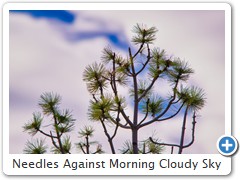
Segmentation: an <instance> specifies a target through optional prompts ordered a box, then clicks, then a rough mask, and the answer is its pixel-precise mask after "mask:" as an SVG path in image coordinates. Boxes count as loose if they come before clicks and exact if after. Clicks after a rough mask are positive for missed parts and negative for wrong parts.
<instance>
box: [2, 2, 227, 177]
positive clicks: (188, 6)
mask: <svg viewBox="0 0 240 180" xmlns="http://www.w3.org/2000/svg"><path fill="white" fill-rule="evenodd" d="M46 4H47V5H46ZM39 9H44V10H58V9H61V10H225V83H226V84H225V135H231V6H230V5H229V4H227V3H7V4H5V5H4V7H3V162H4V163H3V172H4V173H5V174H7V175H66V174H67V175H227V174H229V173H230V172H231V158H227V157H224V156H222V155H219V154H217V155H216V154H214V155H213V154H206V155H197V154H195V155H180V156H179V155H137V156H136V155H100V156H99V155H98V156H96V155H23V154H18V155H13V154H9V121H8V120H9V10H39ZM76 157H77V158H81V159H82V158H83V159H84V158H85V159H86V158H88V159H91V158H94V159H95V160H96V161H97V160H100V159H109V158H111V157H113V158H121V159H123V160H124V159H125V160H132V161H134V160H136V159H139V158H141V159H146V158H147V159H150V160H151V159H156V158H160V159H162V158H169V159H171V160H175V159H181V160H183V161H184V160H187V159H190V158H191V159H193V160H196V161H199V162H200V161H201V160H202V159H205V158H209V159H213V160H216V161H219V160H220V161H222V164H223V167H224V168H223V169H222V170H221V171H212V170H211V169H209V170H207V169H206V170H202V171H198V170H196V171H189V169H163V171H151V172H149V171H144V170H142V169H138V170H134V171H128V170H126V169H125V170H124V169H123V170H111V171H110V169H107V170H106V171H104V170H103V171H92V169H90V170H85V171H82V170H81V171H80V172H79V171H69V170H68V171H66V169H61V168H59V169H56V170H54V171H53V170H52V169H49V170H46V169H37V170H36V169H27V170H25V169H13V168H12V160H13V158H22V159H25V160H26V161H27V160H28V161H30V160H35V161H38V160H39V159H41V158H45V159H51V160H52V161H62V160H64V159H66V158H69V159H70V160H72V161H74V160H76ZM176 157H177V158H176ZM203 157H204V158H203ZM99 158H100V159H99Z"/></svg>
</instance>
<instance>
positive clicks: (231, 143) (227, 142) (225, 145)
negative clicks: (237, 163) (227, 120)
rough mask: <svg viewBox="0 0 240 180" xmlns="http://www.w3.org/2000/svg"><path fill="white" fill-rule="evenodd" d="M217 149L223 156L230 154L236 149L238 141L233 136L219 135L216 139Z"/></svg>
mask: <svg viewBox="0 0 240 180" xmlns="http://www.w3.org/2000/svg"><path fill="white" fill-rule="evenodd" d="M217 149H218V152H219V153H221V154H222V155H224V156H232V155H233V154H234V153H235V152H236V151H237V149H238V142H237V140H236V139H235V138H234V137H233V136H221V137H220V138H219V139H218V141H217Z"/></svg>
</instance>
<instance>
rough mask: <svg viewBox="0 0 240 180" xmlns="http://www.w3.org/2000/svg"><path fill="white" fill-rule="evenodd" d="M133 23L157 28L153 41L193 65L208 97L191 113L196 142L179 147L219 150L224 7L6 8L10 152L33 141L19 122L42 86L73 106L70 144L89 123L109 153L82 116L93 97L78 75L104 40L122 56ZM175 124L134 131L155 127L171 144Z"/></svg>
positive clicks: (122, 136)
mask: <svg viewBox="0 0 240 180" xmlns="http://www.w3.org/2000/svg"><path fill="white" fill-rule="evenodd" d="M136 23H140V24H145V25H146V26H148V27H150V26H155V27H156V28H157V29H158V33H157V40H156V42H155V44H154V46H156V47H159V48H161V49H165V50H166V51H167V53H168V55H170V56H175V57H180V58H181V59H183V60H186V61H188V62H189V64H190V65H191V67H192V68H193V69H194V71H195V73H194V74H193V75H192V77H191V79H190V81H189V85H195V86H199V87H201V88H203V89H204V90H205V93H206V98H207V100H206V105H205V107H204V108H203V109H202V110H201V111H200V112H199V117H198V119H197V125H196V140H195V143H194V145H192V146H191V147H190V148H188V149H186V150H184V153H217V149H216V145H215V144H216V141H217V139H218V138H219V137H220V136H221V135H223V134H224V127H225V126H224V123H225V118H224V117H225V109H224V105H225V103H224V97H225V96H224V94H225V92H224V88H225V82H224V77H225V74H224V68H225V66H224V65H225V63H224V62H225V58H224V57H225V49H224V46H225V42H224V38H225V36H224V34H225V32H224V27H225V24H224V11H200V10H198V11H180V10H178V11H166V10H165V11H87V10H85V11H55V12H49V11H48V12H46V11H21V12H16V11H12V12H10V39H9V41H10V87H9V88H10V124H9V125H10V147H9V148H10V153H22V152H23V149H24V144H25V143H26V141H27V140H31V137H30V136H29V135H28V134H27V133H24V132H23V129H22V126H23V125H24V123H26V122H28V121H29V120H30V119H31V117H32V113H33V112H36V111H39V110H40V109H39V107H38V106H37V103H38V100H39V97H40V95H41V94H42V93H43V92H56V93H58V94H60V95H61V96H62V99H63V101H62V104H61V107H62V108H68V109H70V110H72V112H73V116H74V118H76V119H77V121H76V125H75V131H74V132H73V133H72V134H71V139H72V142H74V143H75V142H78V141H79V139H78V134H77V131H78V130H79V128H81V127H83V126H84V125H89V124H91V125H93V126H94V127H95V129H96V133H95V140H98V141H99V142H101V143H102V144H103V148H104V150H105V151H106V152H110V151H109V147H108V144H107V141H106V138H105V136H104V133H103V131H102V128H101V126H100V124H97V123H93V122H90V121H89V120H88V119H87V110H88V105H89V99H90V98H91V96H90V95H89V93H88V92H87V88H86V85H85V83H84V82H83V81H82V73H83V70H84V68H85V67H86V66H87V65H89V64H91V63H93V62H95V61H98V62H99V61H100V59H101V55H102V54H101V53H102V50H103V48H104V47H106V46H112V47H113V49H115V50H116V51H117V52H119V53H121V54H123V55H127V48H128V47H129V46H132V45H131V37H132V35H133V33H132V31H131V30H132V28H133V26H134V25H136ZM181 122H182V121H181V119H176V120H171V121H165V122H162V123H158V124H156V125H155V126H151V127H147V128H145V129H142V130H140V137H141V139H144V138H147V137H149V136H150V135H151V134H152V133H153V132H155V134H156V135H157V136H158V137H159V138H160V139H161V140H162V141H163V142H166V143H177V142H179V134H180V130H181ZM190 123H191V122H190V121H189V126H188V127H187V131H186V132H187V134H188V137H187V138H186V141H187V140H188V139H190V133H191V131H190V129H191V126H190ZM36 137H40V136H36ZM127 139H130V131H126V130H121V131H119V134H118V136H117V137H116V139H115V143H116V147H117V148H116V149H120V148H121V146H122V143H123V142H124V141H125V140H127ZM73 152H75V153H77V151H73ZM165 153H169V149H166V151H165Z"/></svg>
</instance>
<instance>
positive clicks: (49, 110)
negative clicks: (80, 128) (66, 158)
mask: <svg viewBox="0 0 240 180" xmlns="http://www.w3.org/2000/svg"><path fill="white" fill-rule="evenodd" d="M60 103H61V96H60V95H58V94H54V93H52V92H51V93H49V92H47V93H43V94H42V95H41V96H40V100H39V103H38V104H39V107H40V108H41V110H42V114H43V115H45V116H46V117H44V116H43V115H42V114H41V113H40V112H38V113H33V119H32V120H31V121H30V122H28V123H26V124H25V125H24V126H23V129H24V131H27V132H28V133H29V134H30V135H32V136H34V135H35V134H37V133H40V134H42V135H44V136H45V137H48V138H49V140H50V141H51V142H52V144H53V148H52V152H54V153H61V154H65V153H70V149H71V142H70V137H69V136H63V135H65V134H66V133H69V132H71V131H72V130H73V128H74V122H75V119H73V117H72V114H71V112H70V111H69V110H68V109H66V110H60ZM49 118H50V119H49ZM46 119H48V121H50V125H51V126H52V130H50V131H46V130H44V127H43V126H42V123H43V121H46ZM47 123H48V124H49V122H47ZM42 143H43V142H42V141H36V142H35V143H30V142H28V143H27V145H26V148H25V150H24V152H32V151H33V149H35V150H36V151H37V150H39V152H41V153H45V152H46V148H45V146H43V145H42ZM38 147H39V148H38ZM43 147H44V148H43ZM42 149H44V151H43V150H42ZM28 150H29V151H28ZM40 150H41V151H40Z"/></svg>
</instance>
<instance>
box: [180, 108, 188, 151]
mask: <svg viewBox="0 0 240 180" xmlns="http://www.w3.org/2000/svg"><path fill="white" fill-rule="evenodd" d="M187 114H188V106H187V108H186V110H185V113H184V117H183V125H182V134H181V140H180V147H179V151H178V154H182V151H183V146H184V136H185V129H186V122H187Z"/></svg>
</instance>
